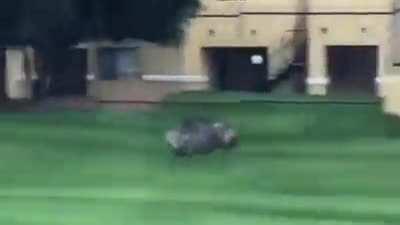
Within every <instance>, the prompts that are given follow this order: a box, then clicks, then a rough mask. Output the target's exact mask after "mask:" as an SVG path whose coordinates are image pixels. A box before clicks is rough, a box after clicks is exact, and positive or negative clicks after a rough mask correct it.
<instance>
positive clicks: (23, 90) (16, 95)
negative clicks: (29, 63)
mask: <svg viewBox="0 0 400 225" xmlns="http://www.w3.org/2000/svg"><path fill="white" fill-rule="evenodd" d="M26 82H27V79H26V74H25V52H24V49H23V48H12V49H7V50H6V94H7V96H8V98H10V99H27V98H30V97H31V96H30V94H29V93H30V90H28V89H27V84H26Z"/></svg>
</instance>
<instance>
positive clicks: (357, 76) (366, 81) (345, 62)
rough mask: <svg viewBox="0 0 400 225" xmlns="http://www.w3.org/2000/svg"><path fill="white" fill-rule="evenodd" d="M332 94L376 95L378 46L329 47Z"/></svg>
mask: <svg viewBox="0 0 400 225" xmlns="http://www.w3.org/2000/svg"><path fill="white" fill-rule="evenodd" d="M327 53H328V73H329V77H330V80H331V83H330V86H329V93H330V94H352V95H376V85H375V79H376V77H377V74H378V47H377V46H329V47H328V49H327Z"/></svg>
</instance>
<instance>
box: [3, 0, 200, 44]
mask: <svg viewBox="0 0 400 225" xmlns="http://www.w3.org/2000/svg"><path fill="white" fill-rule="evenodd" d="M199 5H200V3H199V0H4V1H2V3H1V4H0V6H1V7H0V10H1V13H0V44H1V45H2V46H8V45H31V46H33V47H34V48H40V49H57V48H65V47H68V46H71V45H73V44H76V43H77V42H79V41H84V40H97V39H111V40H120V39H124V38H132V39H143V40H147V41H153V42H159V43H177V42H178V41H179V40H180V39H181V37H182V34H183V25H184V24H185V23H186V22H187V21H188V19H189V18H190V17H193V16H194V15H195V13H196V10H197V9H198V7H199Z"/></svg>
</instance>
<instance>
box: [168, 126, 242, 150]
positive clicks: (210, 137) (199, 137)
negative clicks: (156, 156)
mask: <svg viewBox="0 0 400 225" xmlns="http://www.w3.org/2000/svg"><path fill="white" fill-rule="evenodd" d="M166 141H167V142H168V144H169V145H170V146H171V147H172V148H173V150H174V154H175V155H177V156H191V155H195V154H208V153H212V152H214V151H216V150H217V149H231V148H233V147H235V145H236V144H237V141H238V136H237V134H236V132H235V131H234V130H233V129H232V128H231V127H230V126H229V125H228V124H226V123H222V122H215V121H211V120H207V119H189V120H186V121H184V123H183V124H182V126H180V127H179V128H177V129H173V130H170V131H168V132H167V134H166Z"/></svg>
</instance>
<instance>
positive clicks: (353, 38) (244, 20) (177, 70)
mask: <svg viewBox="0 0 400 225" xmlns="http://www.w3.org/2000/svg"><path fill="white" fill-rule="evenodd" d="M399 2H400V1H399V0H351V1H349V0H331V1H322V0H268V1H267V0H203V4H204V7H203V9H202V11H201V12H200V13H199V16H198V17H197V18H195V19H193V20H192V21H191V23H190V25H188V27H187V32H186V33H187V34H186V38H185V41H184V43H183V44H182V45H181V46H180V47H161V46H154V45H153V46H146V47H144V48H142V50H141V51H140V54H139V58H140V61H141V65H142V66H143V68H142V72H143V74H165V75H177V74H180V75H199V76H201V75H209V74H210V71H208V64H207V63H208V62H207V57H206V54H205V53H204V51H203V49H204V48H212V47H265V48H268V58H269V68H268V70H269V72H270V74H272V75H274V74H277V73H279V72H280V71H282V70H283V69H284V68H285V67H286V66H287V65H288V64H289V63H290V62H291V61H292V60H293V55H294V52H295V50H296V48H297V47H298V46H299V45H300V44H303V43H304V42H306V41H307V42H308V66H309V68H308V69H309V71H308V73H309V74H308V79H307V81H308V91H309V93H310V94H325V93H326V87H327V85H328V83H329V79H328V77H327V57H326V46H329V45H356V46H357V45H376V46H378V47H379V59H378V65H379V71H378V79H377V84H378V85H379V94H380V95H381V96H382V97H385V99H386V102H385V103H386V105H387V109H390V110H388V111H392V112H393V111H394V109H397V110H398V112H399V113H400V98H397V97H396V96H400V93H398V92H400V91H397V89H398V88H396V87H398V85H400V79H399V78H398V77H399V76H400V67H394V66H393V63H395V62H400V54H398V53H397V52H399V49H400V44H398V43H400V41H397V40H400V28H399V27H400V25H398V24H400V17H399V16H398V15H399V14H397V17H398V20H395V18H396V17H395V16H394V15H393V14H392V13H393V12H394V11H395V10H396V9H397V8H399V7H398V6H399V5H400V4H399ZM323 28H326V29H327V32H322V30H321V29H323ZM396 28H397V29H396ZM396 49H397V50H396ZM141 84H143V83H141ZM152 84H154V86H155V87H157V88H161V87H162V85H165V86H166V88H165V89H166V90H169V87H168V86H169V84H163V83H159V82H158V83H157V82H155V83H151V82H150V83H149V82H147V83H146V84H145V86H146V85H147V86H148V87H149V88H150V85H152ZM132 85H133V84H132ZM147 86H146V87H147ZM202 87H204V88H207V86H206V85H205V86H202ZM126 88H127V89H129V88H128V87H126ZM132 88H133V86H132ZM132 88H131V89H132ZM121 95H123V94H121ZM389 99H390V100H389ZM396 99H399V100H396Z"/></svg>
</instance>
